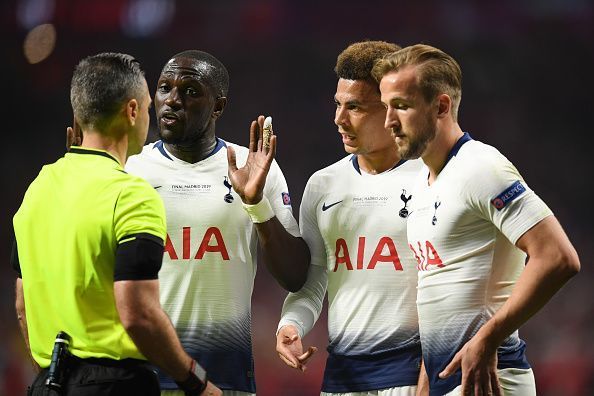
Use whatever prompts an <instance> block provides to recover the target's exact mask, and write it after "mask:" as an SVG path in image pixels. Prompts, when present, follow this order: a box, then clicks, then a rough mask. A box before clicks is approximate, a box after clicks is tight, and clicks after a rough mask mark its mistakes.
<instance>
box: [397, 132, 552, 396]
mask: <svg viewBox="0 0 594 396" xmlns="http://www.w3.org/2000/svg"><path fill="white" fill-rule="evenodd" d="M448 158H449V161H448V162H447V163H446V166H445V167H444V168H443V170H442V171H441V172H440V173H439V175H438V176H437V178H436V179H435V181H434V182H433V183H432V184H431V186H429V185H428V182H427V178H428V175H429V170H428V169H427V168H425V169H424V170H423V171H421V174H420V176H419V178H418V179H417V182H416V183H415V187H414V188H413V190H412V194H413V196H414V197H415V199H414V200H413V201H412V206H411V214H410V216H409V219H408V241H409V244H410V245H409V246H410V248H411V250H413V251H414V254H415V256H416V258H417V261H418V268H419V270H420V271H419V285H418V296H417V305H418V311H419V327H420V333H421V343H422V346H423V358H424V362H425V367H426V369H427V372H428V375H429V380H430V388H431V395H443V394H445V393H447V392H449V391H451V390H452V389H454V388H455V387H456V386H458V385H459V384H460V380H461V376H460V372H458V373H457V375H454V376H452V377H450V378H448V379H445V380H440V379H439V378H438V374H439V372H441V371H442V370H443V369H444V368H445V366H446V365H447V364H448V363H449V362H450V360H451V359H452V358H453V356H454V355H455V354H456V353H457V352H458V351H459V350H460V349H461V348H462V346H463V345H464V344H465V343H466V342H467V341H468V340H469V339H470V338H471V337H472V336H473V335H474V334H475V333H476V332H477V331H478V329H479V328H480V327H481V326H482V325H483V324H484V323H485V322H486V321H487V320H489V318H491V317H492V316H493V314H494V313H495V312H496V311H497V310H498V309H499V308H500V307H501V306H502V305H503V303H505V301H506V300H507V298H508V297H509V296H510V294H511V292H512V290H513V287H514V285H515V283H516V281H517V279H518V277H519V276H520V274H521V272H522V270H523V268H524V265H525V261H526V255H525V253H524V252H523V251H521V250H520V249H519V248H517V247H516V246H515V243H516V241H517V240H518V239H519V238H520V237H521V236H522V235H523V234H524V233H525V232H526V231H528V230H529V229H530V228H532V227H533V226H534V225H536V224H537V223H538V222H540V221H541V220H543V219H544V218H545V217H547V216H550V215H551V214H552V213H551V211H550V209H549V208H548V207H547V206H546V204H545V203H544V202H543V201H542V200H541V199H540V198H539V197H538V196H537V195H536V194H535V193H534V192H533V191H532V190H530V189H529V188H528V186H527V185H526V183H525V181H524V180H523V179H522V177H521V176H520V174H519V173H518V171H517V169H516V168H515V167H514V166H513V165H512V164H511V163H510V162H509V161H508V160H507V159H506V158H505V157H504V156H503V155H502V154H501V153H499V151H497V150H496V149H495V148H493V147H491V146H488V145H486V144H483V143H480V142H477V141H475V140H472V139H471V138H470V136H469V135H468V134H465V135H464V136H463V137H462V138H461V139H460V140H459V141H458V142H457V144H456V145H455V146H454V148H453V150H452V152H451V153H450V156H449V157H448ZM524 349H525V344H524V342H523V341H522V340H521V339H520V338H519V337H518V333H517V331H516V332H515V333H513V334H512V335H511V336H510V337H508V338H507V339H506V340H505V341H504V342H503V344H502V345H501V347H500V348H499V349H498V359H499V362H498V367H499V368H500V369H502V368H522V369H525V368H529V367H530V366H529V364H528V362H527V361H526V358H525V356H524Z"/></svg>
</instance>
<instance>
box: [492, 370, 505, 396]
mask: <svg viewBox="0 0 594 396" xmlns="http://www.w3.org/2000/svg"><path fill="white" fill-rule="evenodd" d="M491 389H492V390H493V396H503V392H502V390H501V384H500V383H499V376H498V375H497V374H495V375H491Z"/></svg>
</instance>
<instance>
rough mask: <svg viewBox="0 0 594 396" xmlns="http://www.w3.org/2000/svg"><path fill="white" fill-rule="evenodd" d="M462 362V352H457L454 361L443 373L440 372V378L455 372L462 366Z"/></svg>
mask: <svg viewBox="0 0 594 396" xmlns="http://www.w3.org/2000/svg"><path fill="white" fill-rule="evenodd" d="M461 363H462V361H461V358H460V353H457V354H456V356H454V358H453V359H452V361H451V362H450V363H449V364H448V365H447V366H446V368H445V369H443V371H442V372H441V373H439V378H441V379H444V378H447V377H449V376H450V375H452V374H454V373H455V372H456V371H457V370H458V369H459V368H460V366H461Z"/></svg>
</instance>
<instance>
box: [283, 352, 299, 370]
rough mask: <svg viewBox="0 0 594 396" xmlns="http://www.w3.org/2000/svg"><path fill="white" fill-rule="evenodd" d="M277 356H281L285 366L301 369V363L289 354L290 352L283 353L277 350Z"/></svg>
mask: <svg viewBox="0 0 594 396" xmlns="http://www.w3.org/2000/svg"><path fill="white" fill-rule="evenodd" d="M278 356H279V357H280V358H281V360H282V361H283V362H285V364H286V365H287V366H289V367H292V368H294V369H297V370H302V367H301V364H300V363H299V361H298V360H297V359H295V358H294V357H293V356H291V355H290V354H289V355H285V354H284V353H281V352H279V353H278ZM302 371H303V370H302Z"/></svg>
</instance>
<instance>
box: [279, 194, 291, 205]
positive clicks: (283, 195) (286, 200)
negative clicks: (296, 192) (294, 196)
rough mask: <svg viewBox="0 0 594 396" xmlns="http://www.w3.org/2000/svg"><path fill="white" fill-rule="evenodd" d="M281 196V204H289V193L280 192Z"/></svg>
mask: <svg viewBox="0 0 594 396" xmlns="http://www.w3.org/2000/svg"><path fill="white" fill-rule="evenodd" d="M281 198H282V199H283V204H285V205H291V197H290V196H289V193H286V192H284V193H281Z"/></svg>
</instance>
